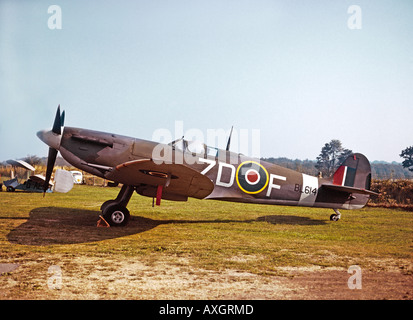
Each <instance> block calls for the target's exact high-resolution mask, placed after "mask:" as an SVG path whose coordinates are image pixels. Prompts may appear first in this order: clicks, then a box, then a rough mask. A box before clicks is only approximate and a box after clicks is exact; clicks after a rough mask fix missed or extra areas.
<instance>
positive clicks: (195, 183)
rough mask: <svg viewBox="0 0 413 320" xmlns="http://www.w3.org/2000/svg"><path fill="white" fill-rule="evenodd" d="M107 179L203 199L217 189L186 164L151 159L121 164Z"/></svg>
mask: <svg viewBox="0 0 413 320" xmlns="http://www.w3.org/2000/svg"><path fill="white" fill-rule="evenodd" d="M105 178H107V179H109V180H113V181H116V182H120V183H123V184H127V185H131V186H140V185H149V186H153V187H157V186H159V185H161V186H163V187H164V190H165V193H169V194H176V195H182V196H188V197H193V198H198V199H203V198H205V197H206V196H208V195H209V194H210V193H211V192H212V190H213V189H214V184H213V183H212V181H211V180H210V179H209V178H207V177H205V176H204V175H202V174H200V173H199V172H198V171H196V170H194V169H191V168H189V167H187V166H185V165H183V164H156V163H155V162H153V161H152V160H151V159H141V160H133V161H129V162H125V163H122V164H120V165H118V166H116V167H114V168H112V169H111V170H109V171H107V172H106V173H105Z"/></svg>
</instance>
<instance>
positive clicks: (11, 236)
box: [0, 186, 413, 275]
mask: <svg viewBox="0 0 413 320" xmlns="http://www.w3.org/2000/svg"><path fill="white" fill-rule="evenodd" d="M118 192H119V189H118V188H102V187H91V186H75V187H74V189H73V190H72V191H71V192H69V193H68V194H58V193H53V194H46V196H45V198H43V196H42V194H29V193H19V192H15V193H6V192H2V193H0V263H6V262H8V263H10V262H13V261H17V262H24V261H33V260H36V261H39V260H42V259H43V260H47V261H48V263H49V264H50V263H53V262H58V261H59V260H61V259H65V261H67V263H70V259H71V258H74V257H79V256H85V257H111V258H117V259H122V258H124V257H137V258H139V260H140V261H143V262H145V263H147V264H150V263H151V261H155V260H159V259H163V258H168V259H172V260H171V261H173V259H174V258H177V257H183V258H186V259H187V260H188V261H189V263H190V265H191V266H193V267H194V268H203V269H211V270H223V269H227V268H231V269H237V270H240V271H247V272H252V273H256V274H262V275H266V274H268V275H272V274H281V273H280V267H300V266H321V267H342V268H348V267H349V266H350V265H354V264H357V265H363V267H364V268H366V269H370V270H380V269H381V268H386V267H389V265H390V266H392V267H399V268H401V269H403V270H404V272H412V270H411V263H410V261H412V258H413V254H412V239H413V237H412V236H413V219H412V218H413V217H412V213H411V212H405V211H400V210H391V209H381V208H365V209H362V210H354V211H345V210H343V211H342V212H341V213H342V219H341V220H340V221H339V222H331V221H330V220H329V216H330V214H331V213H333V211H332V210H329V209H317V208H300V207H283V206H267V205H252V204H240V203H230V202H219V201H208V200H196V199H190V200H189V201H188V202H172V201H164V200H162V205H161V206H160V207H154V208H153V207H152V199H151V198H145V197H141V196H139V195H136V194H135V195H133V197H132V200H131V202H130V203H129V205H128V208H129V210H130V212H131V214H132V216H131V221H130V223H129V224H128V226H126V227H125V228H97V227H96V222H97V219H98V215H99V208H100V205H101V204H102V203H103V202H104V201H106V200H108V199H113V198H115V197H116V195H117V193H118ZM176 261H177V262H176V263H179V262H178V260H176Z"/></svg>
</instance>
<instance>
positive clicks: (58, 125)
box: [52, 104, 64, 134]
mask: <svg viewBox="0 0 413 320" xmlns="http://www.w3.org/2000/svg"><path fill="white" fill-rule="evenodd" d="M63 117H64V116H63ZM61 127H62V119H61V116H60V104H59V106H58V107H57V111H56V117H55V119H54V123H53V128H52V132H54V133H56V134H62V128H61Z"/></svg>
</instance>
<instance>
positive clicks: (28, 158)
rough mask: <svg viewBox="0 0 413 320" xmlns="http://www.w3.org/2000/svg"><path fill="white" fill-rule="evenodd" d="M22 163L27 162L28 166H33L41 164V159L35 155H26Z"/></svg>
mask: <svg viewBox="0 0 413 320" xmlns="http://www.w3.org/2000/svg"><path fill="white" fill-rule="evenodd" d="M22 160H23V161H25V162H27V163H28V164H30V165H32V166H35V165H38V164H41V162H42V159H41V158H39V157H38V156H35V155H30V154H28V155H27V156H26V157H25V158H22Z"/></svg>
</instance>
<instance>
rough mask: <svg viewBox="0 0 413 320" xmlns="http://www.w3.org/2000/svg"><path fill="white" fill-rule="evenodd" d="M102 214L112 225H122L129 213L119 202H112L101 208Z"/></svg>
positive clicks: (125, 222)
mask: <svg viewBox="0 0 413 320" xmlns="http://www.w3.org/2000/svg"><path fill="white" fill-rule="evenodd" d="M102 216H103V218H104V219H105V220H106V221H107V222H108V223H109V224H110V225H111V226H112V227H122V226H125V225H126V224H127V223H128V221H129V218H130V213H129V210H128V209H127V208H126V207H124V206H122V205H120V204H113V205H108V206H107V207H106V208H105V209H104V210H103V212H102Z"/></svg>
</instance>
